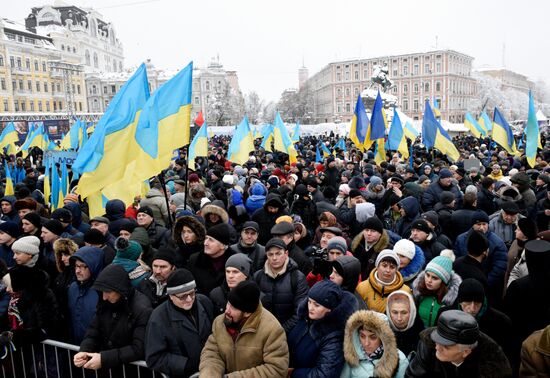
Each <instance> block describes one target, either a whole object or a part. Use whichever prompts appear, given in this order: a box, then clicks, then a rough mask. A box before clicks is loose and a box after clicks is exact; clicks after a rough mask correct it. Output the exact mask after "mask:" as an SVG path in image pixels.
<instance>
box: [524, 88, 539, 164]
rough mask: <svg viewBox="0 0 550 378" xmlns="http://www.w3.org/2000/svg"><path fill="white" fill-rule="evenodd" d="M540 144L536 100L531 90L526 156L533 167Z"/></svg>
mask: <svg viewBox="0 0 550 378" xmlns="http://www.w3.org/2000/svg"><path fill="white" fill-rule="evenodd" d="M539 145H540V134H539V123H538V121H537V112H536V111H535V101H534V100H533V93H532V92H531V91H529V115H528V116H527V126H525V157H526V158H527V163H528V164H529V166H530V167H531V168H534V167H535V164H536V159H537V148H538V147H539Z"/></svg>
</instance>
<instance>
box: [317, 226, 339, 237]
mask: <svg viewBox="0 0 550 378" xmlns="http://www.w3.org/2000/svg"><path fill="white" fill-rule="evenodd" d="M319 231H321V234H323V233H325V232H330V233H331V234H333V235H336V236H342V230H341V229H339V228H338V227H321V228H320V229H319Z"/></svg>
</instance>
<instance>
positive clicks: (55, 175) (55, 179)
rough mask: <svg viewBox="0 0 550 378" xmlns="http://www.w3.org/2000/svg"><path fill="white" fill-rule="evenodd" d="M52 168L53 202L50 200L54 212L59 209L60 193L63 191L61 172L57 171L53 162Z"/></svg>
mask: <svg viewBox="0 0 550 378" xmlns="http://www.w3.org/2000/svg"><path fill="white" fill-rule="evenodd" d="M51 168H52V175H51V180H52V192H51V200H50V207H51V209H52V210H55V209H57V208H59V192H60V191H61V180H60V178H59V172H58V170H57V167H56V165H55V163H54V162H53V161H52V164H51Z"/></svg>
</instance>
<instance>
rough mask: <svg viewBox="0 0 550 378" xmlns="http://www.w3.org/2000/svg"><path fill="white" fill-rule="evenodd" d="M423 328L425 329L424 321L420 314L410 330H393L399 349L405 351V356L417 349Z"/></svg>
mask: <svg viewBox="0 0 550 378" xmlns="http://www.w3.org/2000/svg"><path fill="white" fill-rule="evenodd" d="M422 330H424V322H422V318H420V316H417V317H416V318H415V319H414V323H413V325H412V327H411V328H409V329H408V330H406V331H396V330H393V333H394V334H395V341H396V342H397V349H399V350H400V351H401V352H403V354H404V355H405V356H409V354H410V353H411V352H412V351H416V348H417V346H418V340H420V332H422Z"/></svg>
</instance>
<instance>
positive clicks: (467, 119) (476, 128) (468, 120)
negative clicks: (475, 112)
mask: <svg viewBox="0 0 550 378" xmlns="http://www.w3.org/2000/svg"><path fill="white" fill-rule="evenodd" d="M464 126H466V128H467V129H468V130H470V132H471V133H472V135H473V136H475V137H476V138H481V136H482V135H483V136H485V135H487V134H486V132H485V130H483V128H482V127H481V126H480V125H479V124H478V123H477V121H476V120H475V119H474V117H472V115H471V114H470V113H468V112H466V114H465V115H464Z"/></svg>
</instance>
